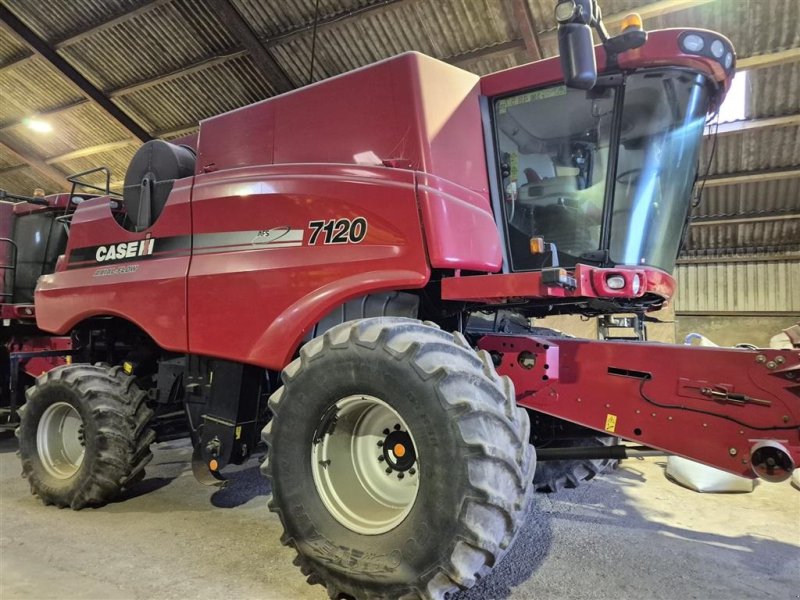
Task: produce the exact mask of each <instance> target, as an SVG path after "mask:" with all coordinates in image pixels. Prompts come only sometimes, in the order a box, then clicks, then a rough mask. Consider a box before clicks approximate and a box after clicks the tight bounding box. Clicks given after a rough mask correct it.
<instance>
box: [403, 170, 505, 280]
mask: <svg viewBox="0 0 800 600" xmlns="http://www.w3.org/2000/svg"><path fill="white" fill-rule="evenodd" d="M417 193H418V196H419V203H420V210H421V211H422V221H423V225H424V227H425V240H426V242H427V246H428V255H429V257H430V261H431V266H432V267H435V268H439V269H469V270H471V271H488V272H493V271H499V270H500V268H502V266H503V252H502V250H501V247H500V236H499V235H498V233H497V226H496V225H495V222H494V216H493V214H492V208H491V206H490V205H489V200H488V199H487V198H486V197H485V196H484V195H482V194H476V193H474V192H470V191H469V190H467V189H464V188H462V187H459V186H457V185H455V184H453V183H450V182H449V181H447V180H445V179H441V178H439V177H434V176H432V175H427V174H425V173H420V174H419V176H418V180H417Z"/></svg>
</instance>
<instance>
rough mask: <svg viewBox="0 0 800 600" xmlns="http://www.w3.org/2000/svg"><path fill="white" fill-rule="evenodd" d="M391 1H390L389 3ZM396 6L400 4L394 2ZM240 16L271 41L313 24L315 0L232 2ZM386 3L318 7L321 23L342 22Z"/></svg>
mask: <svg viewBox="0 0 800 600" xmlns="http://www.w3.org/2000/svg"><path fill="white" fill-rule="evenodd" d="M390 1H391V0H390ZM394 1H395V2H396V1H397V0H394ZM233 3H234V5H235V6H236V8H237V10H238V11H239V13H240V14H241V15H242V16H243V17H244V18H245V19H247V22H248V23H250V25H251V27H252V28H253V29H254V30H255V32H256V33H257V34H258V35H259V37H260V38H261V39H263V40H269V39H271V38H274V37H276V36H279V35H281V34H284V33H285V32H287V31H290V30H292V29H296V28H298V27H302V26H306V25H311V24H312V23H313V21H314V8H315V0H283V1H282V2H262V1H261V0H233ZM387 3H390V2H387V0H322V1H321V2H320V3H319V18H320V20H326V19H335V18H337V17H338V18H343V17H345V16H347V15H349V14H350V13H352V12H353V11H358V10H360V9H363V8H366V7H369V6H378V7H381V6H384V5H385V4H387Z"/></svg>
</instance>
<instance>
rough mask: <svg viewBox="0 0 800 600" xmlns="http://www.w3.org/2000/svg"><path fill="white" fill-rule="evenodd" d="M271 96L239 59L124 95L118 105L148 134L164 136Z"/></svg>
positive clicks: (260, 79)
mask: <svg viewBox="0 0 800 600" xmlns="http://www.w3.org/2000/svg"><path fill="white" fill-rule="evenodd" d="M273 94H274V90H273V88H272V87H271V86H270V84H269V83H268V82H267V80H266V78H265V77H264V76H263V74H261V73H260V72H259V71H258V69H256V67H255V65H254V64H253V62H252V60H251V59H250V57H248V56H243V57H241V58H237V59H234V60H230V61H227V62H225V63H224V64H221V65H217V66H214V67H211V68H208V69H205V70H204V71H203V72H202V73H194V74H191V75H186V76H184V77H181V78H179V79H175V80H172V81H169V82H166V83H163V84H159V85H156V86H154V87H151V88H148V89H145V90H142V91H138V92H134V93H131V94H127V95H125V96H123V97H121V98H120V99H119V100H118V103H119V105H120V106H121V107H122V108H123V109H125V110H126V111H127V112H129V113H130V114H131V115H132V116H134V118H135V119H136V120H137V121H138V122H140V123H143V124H145V126H146V127H147V129H148V130H149V131H153V132H165V131H171V130H173V129H176V128H180V127H186V126H187V125H193V124H196V123H198V122H199V121H200V120H201V119H205V118H207V117H212V116H214V115H218V114H220V113H223V112H226V111H229V110H233V109H235V108H238V107H240V106H243V105H245V104H251V103H253V102H257V101H258V100H261V99H263V98H265V97H268V96H271V95H273Z"/></svg>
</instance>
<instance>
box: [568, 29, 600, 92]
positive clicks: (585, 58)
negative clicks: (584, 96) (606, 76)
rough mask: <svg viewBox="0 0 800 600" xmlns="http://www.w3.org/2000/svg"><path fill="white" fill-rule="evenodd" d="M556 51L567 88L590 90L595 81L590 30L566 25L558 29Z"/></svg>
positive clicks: (595, 73)
mask: <svg viewBox="0 0 800 600" xmlns="http://www.w3.org/2000/svg"><path fill="white" fill-rule="evenodd" d="M558 51H559V53H560V54H561V70H562V71H564V83H566V85H567V87H571V88H577V89H579V90H590V89H592V88H593V87H594V84H595V82H596V81H597V63H596V62H595V59H594V44H593V40H592V30H591V29H590V28H589V26H588V25H582V24H579V23H566V24H564V25H560V26H559V27H558Z"/></svg>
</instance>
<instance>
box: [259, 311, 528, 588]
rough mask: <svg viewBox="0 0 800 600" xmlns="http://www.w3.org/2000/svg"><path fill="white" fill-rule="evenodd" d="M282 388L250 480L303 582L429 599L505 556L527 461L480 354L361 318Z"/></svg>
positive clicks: (395, 323) (455, 342)
mask: <svg viewBox="0 0 800 600" xmlns="http://www.w3.org/2000/svg"><path fill="white" fill-rule="evenodd" d="M282 377H283V383H284V386H283V387H282V388H280V389H279V390H278V391H277V392H276V393H275V394H273V396H272V397H271V398H270V408H271V409H272V412H273V415H274V416H273V419H272V421H271V422H270V424H269V425H267V427H266V428H265V429H264V433H263V438H264V441H265V442H266V443H267V444H268V446H269V453H268V455H267V459H266V460H265V461H264V463H263V465H262V472H263V473H264V474H265V475H266V476H267V477H268V478H269V479H271V482H272V500H271V501H270V509H271V510H272V511H274V512H277V513H278V515H279V516H280V519H281V522H282V524H283V526H284V530H285V532H284V535H283V537H282V542H283V543H284V544H286V545H290V546H292V547H294V548H295V550H297V553H298V556H297V559H296V561H295V564H297V565H298V566H299V567H300V569H301V571H302V572H303V574H304V575H306V576H307V577H308V581H309V583H321V584H323V585H325V586H326V587H327V589H328V593H329V595H330V596H331V598H336V597H338V596H339V595H340V594H342V593H344V594H349V595H352V596H355V597H356V598H359V599H361V598H406V599H411V598H443V597H444V595H445V594H446V593H447V592H451V591H455V590H458V589H466V588H468V587H470V586H472V585H473V584H474V583H475V582H476V580H477V579H479V578H480V577H483V576H485V575H486V574H487V573H488V572H489V571H490V570H491V568H492V567H494V566H495V565H496V564H497V562H498V561H499V560H500V559H501V558H502V557H503V555H504V554H505V553H506V552H507V550H508V549H509V547H510V546H511V544H512V542H513V540H514V539H515V537H516V535H517V532H518V531H519V528H520V525H521V523H522V521H523V519H524V517H525V514H526V512H527V509H528V506H529V502H530V498H531V490H532V486H531V485H530V482H531V481H532V478H533V471H534V468H535V453H534V451H533V447H532V446H530V445H529V444H528V436H529V422H528V417H527V414H526V413H525V411H524V410H522V409H520V408H518V407H517V406H516V403H515V400H514V388H513V385H512V383H511V381H510V380H509V379H508V378H505V377H503V378H501V377H499V376H498V375H497V374H496V372H495V370H494V367H493V366H492V362H491V359H490V358H489V356H488V354H486V353H480V354H476V353H475V352H474V351H473V350H472V348H470V347H469V345H468V344H467V342H466V340H465V339H464V338H463V336H461V335H459V334H456V335H451V334H449V333H446V332H443V331H441V330H439V329H438V328H436V327H433V326H430V325H426V324H422V323H420V322H419V321H415V320H412V319H400V318H375V319H364V320H361V321H355V322H350V323H344V324H342V325H339V326H337V327H334V328H333V329H331V330H330V331H328V332H327V333H326V334H325V335H324V336H322V337H320V338H316V339H314V340H312V341H311V342H309V343H308V344H306V345H305V346H304V347H303V348H302V349H301V352H300V358H298V359H297V360H295V361H294V362H292V363H291V364H290V365H289V366H288V367H286V369H285V370H284V372H283V374H282ZM378 442H381V444H380V445H379V444H378ZM373 444H374V450H373V451H372V452H370V448H372V447H373ZM362 446H363V448H362ZM344 448H350V449H351V450H350V451H345V450H343V449H344ZM409 457H410V458H409ZM326 463H327V464H326ZM337 463H338V464H337ZM381 475H382V476H383V478H385V479H383V480H382V479H381ZM400 475H402V477H400ZM323 480H324V481H323Z"/></svg>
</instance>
